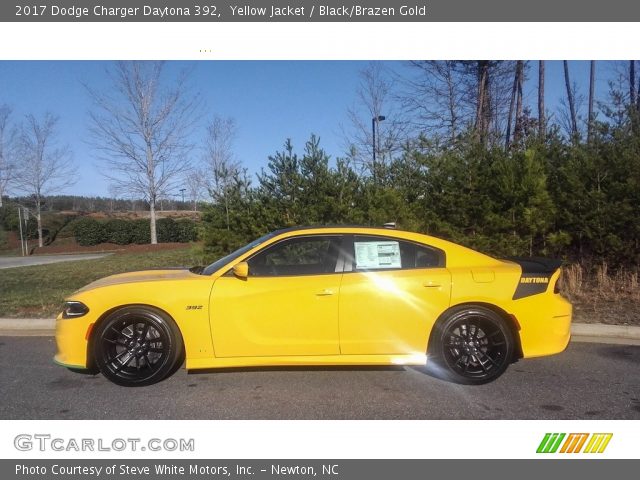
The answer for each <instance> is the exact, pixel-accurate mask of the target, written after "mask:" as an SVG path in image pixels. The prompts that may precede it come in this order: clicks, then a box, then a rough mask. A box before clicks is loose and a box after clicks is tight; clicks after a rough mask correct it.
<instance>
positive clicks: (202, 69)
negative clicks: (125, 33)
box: [0, 61, 612, 196]
mask: <svg viewBox="0 0 640 480" xmlns="http://www.w3.org/2000/svg"><path fill="white" fill-rule="evenodd" d="M383 63H384V65H385V67H387V68H388V69H390V70H392V71H396V72H399V73H403V72H406V71H407V68H408V67H407V64H406V62H390V61H386V62H383ZM609 63H610V62H599V63H598V73H597V75H596V97H597V98H598V97H600V98H604V96H606V94H607V91H608V85H607V82H608V80H609V79H610V78H611V75H612V69H611V68H610V67H611V66H610V65H608V64H609ZM546 65H547V66H546V103H547V108H548V109H549V110H550V111H552V112H553V111H554V110H555V109H556V108H557V106H558V103H559V101H560V99H561V98H562V97H563V96H564V94H565V91H564V88H565V87H564V77H563V70H562V68H563V67H562V62H560V61H551V62H547V64H546ZM109 66H110V62H106V61H0V104H9V105H10V106H11V107H12V108H13V118H14V120H17V121H21V120H22V119H23V118H24V116H25V115H26V114H29V113H32V114H34V115H36V116H41V115H43V114H44V113H45V112H47V111H50V112H52V113H54V114H56V115H58V116H59V118H60V121H59V125H58V131H59V142H60V143H61V144H67V145H68V146H69V147H70V149H71V150H72V152H73V158H74V161H75V164H76V165H77V167H78V175H79V181H78V182H77V183H76V185H75V186H73V187H71V188H68V189H66V191H64V192H59V193H67V194H75V195H90V196H94V195H99V196H108V182H107V180H106V179H105V178H104V177H103V176H102V175H101V174H100V165H99V162H98V160H97V158H96V153H95V151H94V149H93V148H92V146H91V144H90V143H89V141H88V139H89V135H88V128H87V125H88V112H89V110H90V107H91V101H90V99H89V97H88V95H87V93H86V91H85V89H84V87H83V83H86V84H88V85H90V86H91V87H92V88H94V89H98V90H99V89H104V88H108V85H109V82H108V80H107V78H106V73H105V72H106V69H107V68H109ZM366 66H367V62H364V61H198V62H168V65H167V73H168V74H169V75H172V74H174V73H176V72H178V71H180V70H182V69H183V68H185V67H194V68H193V73H192V77H191V83H192V85H193V88H194V90H196V91H198V92H199V93H200V94H201V96H202V98H203V100H204V115H203V117H202V121H201V122H200V123H201V125H200V127H199V128H196V129H194V131H193V132H192V141H193V143H194V144H202V143H203V140H204V135H205V125H206V123H208V121H210V120H211V118H213V116H214V115H219V116H222V117H233V118H234V119H235V120H236V123H237V126H238V135H237V138H236V141H235V144H234V146H235V153H236V157H237V158H238V159H239V160H240V161H242V163H243V165H244V166H246V167H247V168H248V169H249V171H250V172H251V173H253V174H255V173H256V172H259V171H260V169H261V168H262V167H264V166H266V164H267V160H268V156H269V155H272V154H274V153H275V152H276V151H278V150H281V149H282V145H283V144H284V142H285V140H286V139H287V138H291V139H292V142H293V144H294V147H295V149H296V151H302V149H303V147H304V143H305V141H306V140H308V139H309V137H310V135H311V134H315V135H317V136H319V137H320V139H321V146H322V147H323V148H324V149H325V150H326V151H327V153H329V155H331V157H332V158H335V157H339V156H343V155H344V139H343V129H342V128H341V126H345V127H348V125H349V119H348V117H347V109H348V108H349V107H350V106H352V105H354V103H355V101H356V92H357V88H358V84H359V81H360V78H359V72H360V71H361V70H362V69H363V68H365V67H366ZM570 69H571V75H572V80H574V81H576V83H577V84H578V87H579V89H581V91H582V93H584V94H585V95H586V92H587V87H586V85H587V82H588V78H589V74H588V72H589V62H586V61H572V62H570ZM537 75H538V74H537V62H530V70H529V74H528V78H529V80H528V81H527V83H526V85H525V100H526V102H527V103H529V104H531V105H535V102H536V101H537V93H536V84H537ZM533 111H534V112H535V108H533ZM192 156H193V160H198V159H199V158H200V157H201V156H202V152H199V151H197V150H196V151H194V152H193V154H192Z"/></svg>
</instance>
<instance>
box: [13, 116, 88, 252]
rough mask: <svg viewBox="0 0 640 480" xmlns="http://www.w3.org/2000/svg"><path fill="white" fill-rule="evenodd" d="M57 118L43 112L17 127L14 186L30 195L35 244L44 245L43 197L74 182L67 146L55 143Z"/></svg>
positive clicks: (73, 168) (28, 118) (72, 167)
mask: <svg viewBox="0 0 640 480" xmlns="http://www.w3.org/2000/svg"><path fill="white" fill-rule="evenodd" d="M57 124H58V117H56V116H55V115H52V114H51V113H46V114H45V115H44V116H43V118H42V119H37V118H36V117H34V116H33V115H27V117H26V122H25V124H24V125H23V126H22V128H21V130H20V136H19V147H18V148H19V151H18V154H19V158H20V162H19V165H18V167H17V172H16V186H17V188H18V189H19V190H20V191H22V192H24V194H25V195H28V196H31V198H32V199H33V201H34V204H35V210H36V220H37V222H38V246H40V247H42V246H43V238H42V205H43V202H44V197H45V196H47V195H51V194H53V193H59V191H60V190H62V189H64V188H66V187H69V186H71V185H73V184H74V183H75V182H76V171H75V166H74V164H73V161H72V155H71V152H70V150H69V148H68V147H67V146H57V142H56V135H57V129H56V127H57Z"/></svg>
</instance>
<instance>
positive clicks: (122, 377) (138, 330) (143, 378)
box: [93, 307, 183, 387]
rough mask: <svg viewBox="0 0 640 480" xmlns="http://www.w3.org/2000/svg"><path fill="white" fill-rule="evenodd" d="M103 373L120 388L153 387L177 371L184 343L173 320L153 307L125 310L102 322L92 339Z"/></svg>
mask: <svg viewBox="0 0 640 480" xmlns="http://www.w3.org/2000/svg"><path fill="white" fill-rule="evenodd" d="M93 345H94V354H95V360H96V364H97V366H98V368H99V369H100V372H102V374H103V375H104V376H105V377H107V378H108V379H109V380H111V381H112V382H114V383H117V384H118V385H123V386H127V387H134V386H144V385H151V384H153V383H156V382H159V381H160V380H162V379H164V378H165V377H167V376H168V375H170V374H171V373H173V372H174V371H175V368H174V367H175V366H176V365H178V364H179V363H180V362H181V360H182V354H183V343H182V337H181V335H180V332H179V331H178V328H177V326H176V325H175V323H174V322H173V320H172V319H171V318H169V317H168V316H167V315H166V314H164V313H163V312H160V311H159V310H156V309H153V308H151V307H126V308H122V309H120V310H117V311H116V312H114V313H112V314H111V315H109V316H108V317H107V318H106V319H105V320H104V321H103V322H101V323H100V324H99V326H98V328H97V330H96V332H95V337H94V340H93Z"/></svg>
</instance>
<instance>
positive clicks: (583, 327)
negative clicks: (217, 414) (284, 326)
mask: <svg viewBox="0 0 640 480" xmlns="http://www.w3.org/2000/svg"><path fill="white" fill-rule="evenodd" d="M54 333H55V320H54V319H49V318H0V335H1V336H9V337H11V336H14V337H15V336H49V335H53V334H54ZM571 340H572V341H573V342H590V343H610V344H623V345H640V327H635V326H630V325H604V324H602V323H574V324H573V325H571Z"/></svg>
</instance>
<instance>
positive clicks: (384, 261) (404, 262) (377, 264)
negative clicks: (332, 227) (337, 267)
mask: <svg viewBox="0 0 640 480" xmlns="http://www.w3.org/2000/svg"><path fill="white" fill-rule="evenodd" d="M353 252H354V262H353V263H354V269H355V270H393V269H396V270H397V269H412V268H438V267H444V253H443V252H442V251H440V250H438V249H435V248H431V247H428V246H426V245H418V244H416V243H413V242H408V241H404V240H398V239H395V238H387V237H369V236H367V237H365V236H356V237H355V238H354V242H353Z"/></svg>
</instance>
